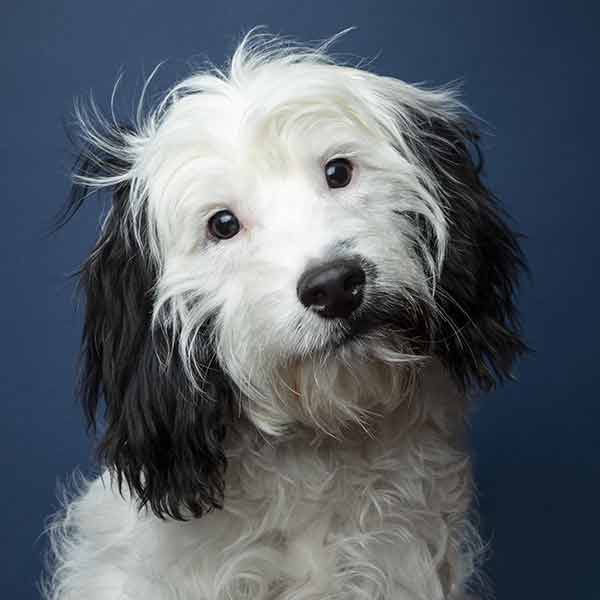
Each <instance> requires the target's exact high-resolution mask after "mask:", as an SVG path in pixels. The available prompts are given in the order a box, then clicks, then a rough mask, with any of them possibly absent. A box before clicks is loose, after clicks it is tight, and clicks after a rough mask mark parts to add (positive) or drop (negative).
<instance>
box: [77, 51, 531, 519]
mask: <svg viewBox="0 0 600 600" xmlns="http://www.w3.org/2000/svg"><path fill="white" fill-rule="evenodd" d="M461 114H462V113H461V110H460V105H459V103H458V102H457V101H456V100H455V99H454V98H453V96H452V94H451V93H449V92H448V91H440V92H428V91H423V90H420V89H418V88H415V87H412V86H409V85H407V84H404V83H402V82H400V81H397V80H394V79H389V78H382V77H377V76H375V75H372V74H369V73H366V72H364V71H360V70H357V69H352V68H346V67H339V66H335V65H333V64H330V63H329V62H327V61H325V60H323V57H322V56H320V55H319V54H318V53H312V54H311V53H308V54H302V55H300V54H298V55H294V54H293V53H291V54H290V53H287V54H286V53H285V52H280V53H274V54H271V55H268V54H267V55H260V54H256V53H252V52H251V51H250V52H248V48H247V47H246V46H242V47H241V48H240V49H239V50H238V51H237V52H236V54H235V56H234V58H233V60H232V64H231V71H230V74H229V75H228V76H216V75H212V74H200V75H196V76H193V77H191V78H190V79H188V80H186V81H185V82H183V83H182V84H180V85H178V86H177V87H176V88H174V90H172V92H171V93H170V94H169V95H168V97H167V98H166V99H165V101H164V102H163V103H162V104H161V106H160V107H159V108H158V109H157V110H156V111H155V112H154V113H152V114H150V115H149V116H148V118H147V119H146V121H144V122H143V123H138V124H137V126H136V127H135V128H125V127H119V126H116V125H115V126H112V125H111V126H107V125H106V124H103V128H102V130H101V128H100V127H98V126H94V125H91V124H90V123H89V121H86V122H85V124H84V132H85V134H86V136H87V139H88V141H89V142H90V147H89V148H88V149H87V151H86V153H85V154H84V156H83V160H82V163H81V168H80V171H79V173H78V175H77V178H78V180H79V183H80V184H84V185H83V186H80V187H78V188H77V191H76V195H75V196H74V200H73V207H75V208H76V207H77V206H78V205H79V204H80V203H81V201H82V199H83V197H84V195H86V193H87V190H88V189H89V187H93V186H100V187H112V189H113V200H112V205H111V208H110V211H109V214H108V216H107V219H106V221H105V224H104V227H103V232H102V235H101V238H100V240H99V242H98V244H97V247H96V249H95V250H94V252H93V253H92V255H91V257H90V259H89V260H88V261H87V263H86V265H85V266H84V269H83V283H84V287H85V291H86V294H87V313H86V324H85V333H84V341H85V357H86V371H85V374H84V388H85V395H86V407H87V411H88V416H89V417H90V419H91V420H92V421H93V419H94V415H95V410H96V407H97V403H98V398H99V396H100V395H103V396H104V397H105V400H106V403H107V420H108V423H107V431H106V434H105V436H104V438H103V440H102V445H101V450H102V453H103V456H104V458H105V460H106V461H107V462H108V464H109V465H110V466H112V467H113V468H114V469H115V471H116V473H117V475H118V476H119V478H120V480H121V479H125V480H126V481H127V483H128V484H129V485H130V486H131V487H132V488H133V489H134V490H135V491H136V492H137V494H138V495H139V497H140V501H141V503H142V504H144V503H149V504H150V505H151V507H152V509H153V510H154V511H155V512H157V514H165V513H166V514H170V515H172V516H175V517H180V516H181V515H182V513H181V510H182V509H188V510H189V511H191V513H192V514H195V515H199V514H201V513H202V511H203V510H204V509H206V508H207V507H210V506H214V505H218V504H219V502H220V499H221V498H222V494H223V488H222V471H223V468H224V464H225V457H224V454H223V449H222V442H223V438H224V436H225V433H226V430H225V424H226V423H228V422H230V421H231V419H232V418H234V417H232V416H231V414H232V413H235V411H236V410H238V409H239V410H243V412H244V413H245V416H246V417H247V418H249V419H250V421H251V422H252V423H253V424H254V425H255V426H256V427H257V428H259V429H261V430H262V431H264V432H266V433H267V434H271V435H277V434H281V433H282V432H284V431H285V430H286V428H288V427H289V426H290V424H294V423H296V422H303V423H304V425H307V426H311V425H312V426H314V427H318V428H321V429H323V430H325V431H327V432H330V433H331V432H334V433H339V429H340V427H341V426H342V425H343V423H344V422H346V421H348V420H353V419H354V420H360V419H361V417H362V414H363V413H362V412H361V411H363V410H364V409H366V408H372V407H371V406H370V405H369V406H367V405H368V404H369V402H370V401H371V400H372V399H373V397H377V398H379V399H380V400H381V398H382V397H383V399H384V402H390V401H397V400H398V398H395V397H391V398H390V397H389V396H390V395H391V396H394V394H393V392H392V391H391V390H390V389H388V390H385V389H384V390H380V389H378V388H377V382H378V381H379V379H381V378H378V377H375V376H374V373H375V372H376V371H377V369H381V368H383V367H384V366H385V368H386V369H387V371H386V372H387V376H386V377H391V379H389V380H388V379H385V378H384V379H385V381H388V383H389V382H390V381H392V380H394V378H395V375H394V374H396V373H397V374H399V375H398V377H400V378H401V377H402V372H403V369H404V370H406V369H410V368H411V365H413V364H414V362H415V361H417V360H422V359H424V358H426V357H431V356H435V357H436V358H437V359H438V360H440V361H441V362H442V364H444V365H445V367H446V369H447V370H448V373H449V376H452V377H453V378H454V379H455V381H456V382H457V383H458V384H459V385H462V386H464V387H466V386H468V385H470V384H472V383H475V384H479V385H481V386H483V387H487V386H489V385H491V384H492V382H493V380H494V377H495V376H496V375H499V376H502V375H506V374H507V373H508V370H509V368H510V365H511V363H512V360H513V358H514V357H515V355H517V354H518V353H519V352H521V351H522V349H523V346H522V343H521V341H520V339H519V337H518V333H517V331H516V329H515V324H514V314H513V304H512V295H513V287H514V285H515V283H516V278H517V275H518V271H519V269H520V267H521V266H522V263H521V256H520V253H519V250H518V247H517V244H516V241H515V238H514V236H513V234H512V233H511V232H510V230H509V229H508V228H507V227H506V226H505V224H504V223H503V221H502V219H501V218H500V215H499V213H498V210H497V207H496V205H495V202H494V200H493V198H492V197H491V195H490V194H489V192H488V191H487V190H486V188H485V187H484V186H483V184H482V183H481V181H480V178H479V173H478V168H477V166H476V164H475V162H474V160H473V159H472V157H471V154H470V152H469V144H475V143H476V134H475V133H474V131H473V129H472V128H471V127H469V126H468V125H467V124H466V122H465V121H464V119H463V118H462V117H461ZM390 365H393V366H390ZM390 374H391V375H390ZM352 376H354V377H355V378H356V380H355V381H354V382H353V381H352V380H351V379H352ZM347 379H348V380H347ZM333 380H335V381H337V383H339V385H337V384H336V385H333V384H332V381H333ZM384 387H385V386H384ZM369 397H371V399H369ZM232 409H234V410H233V411H232Z"/></svg>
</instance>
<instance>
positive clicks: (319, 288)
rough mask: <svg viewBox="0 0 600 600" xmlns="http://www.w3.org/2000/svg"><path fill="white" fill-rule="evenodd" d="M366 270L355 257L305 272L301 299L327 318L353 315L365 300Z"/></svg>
mask: <svg viewBox="0 0 600 600" xmlns="http://www.w3.org/2000/svg"><path fill="white" fill-rule="evenodd" d="M365 280H366V277H365V272H364V270H363V268H362V267H361V266H360V263H359V262H358V261H356V260H353V259H338V260H334V261H331V262H328V263H326V264H324V265H319V266H318V267H312V268H310V269H308V270H307V271H305V272H304V274H303V275H302V277H300V281H298V298H300V302H302V304H304V306H306V307H307V308H310V309H311V310H314V311H315V312H316V313H318V314H319V315H320V316H322V317H324V318H326V319H336V318H344V317H348V316H350V314H351V313H352V312H353V311H355V310H356V309H357V308H358V307H359V306H360V303H361V302H362V299H363V288H364V286H365Z"/></svg>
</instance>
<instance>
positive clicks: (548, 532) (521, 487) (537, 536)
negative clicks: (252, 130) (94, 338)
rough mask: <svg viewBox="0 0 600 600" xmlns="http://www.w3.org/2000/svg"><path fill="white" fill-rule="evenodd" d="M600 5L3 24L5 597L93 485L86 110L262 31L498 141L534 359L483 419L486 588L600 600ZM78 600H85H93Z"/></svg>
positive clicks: (28, 16) (23, 18)
mask: <svg viewBox="0 0 600 600" xmlns="http://www.w3.org/2000/svg"><path fill="white" fill-rule="evenodd" d="M599 18H600V10H599V4H598V3H596V2H593V1H591V0H589V1H587V2H583V1H575V0H573V1H568V2H567V1H564V2H553V1H549V0H546V1H544V0H539V1H533V0H528V1H527V0H521V1H514V0H512V1H502V2H489V1H488V2H485V1H482V0H478V1H463V0H460V1H459V0H452V1H450V0H448V1H446V2H443V1H431V0H419V1H400V0H396V1H393V0H390V1H385V2H384V1H374V0H372V1H371V2H369V1H368V0H362V1H355V0H345V1H339V0H338V1H335V2H331V1H328V0H320V1H318V2H313V1H305V2H302V1H300V0H295V1H293V0H279V1H254V2H252V1H247V0H246V1H244V0H220V1H218V2H217V1H214V0H213V1H200V0H196V1H189V2H186V1H181V0H171V1H170V2H141V1H138V0H103V1H102V2H89V1H86V0H76V1H75V0H73V1H62V0H43V1H41V0H40V1H37V2H32V1H23V0H21V1H19V2H5V3H4V4H3V8H2V9H1V14H0V22H1V24H0V64H1V72H0V73H1V78H0V82H1V87H0V107H1V110H0V190H1V195H0V198H1V201H2V207H1V210H0V285H1V292H0V319H1V326H0V332H1V337H0V378H1V381H0V400H1V409H0V410H1V411H2V412H1V419H0V423H1V428H2V430H1V432H0V444H1V447H0V460H1V461H2V465H1V466H2V476H1V479H0V482H1V484H0V485H1V488H0V503H1V505H0V519H2V524H1V525H0V538H1V541H0V568H1V570H2V573H1V576H0V598H3V599H6V600H25V599H27V600H28V599H33V598H37V597H38V596H39V594H38V591H37V588H36V585H37V583H36V582H37V579H38V576H39V573H40V569H41V560H42V559H41V557H42V554H43V551H44V547H45V538H44V537H43V535H42V531H43V527H44V521H45V518H46V517H47V516H48V515H49V514H50V513H51V512H53V511H55V510H56V509H57V508H58V506H59V504H58V501H57V499H56V486H57V482H58V481H64V480H65V479H66V478H67V477H68V476H69V474H70V473H71V472H72V471H73V470H74V469H76V468H79V469H81V470H82V471H83V472H84V473H91V472H93V466H92V465H93V462H92V460H91V456H92V453H91V443H90V440H88V439H87V438H86V435H85V433H84V428H83V425H82V418H81V417H80V411H79V407H78V406H77V403H76V400H75V398H74V394H73V389H74V385H73V382H74V375H75V363H76V357H77V353H78V344H79V338H80V326H81V323H80V320H81V311H80V310H79V309H78V307H77V302H76V296H75V292H74V282H73V281H72V280H71V279H69V278H68V274H69V273H70V272H72V271H74V270H75V269H76V268H77V266H78V265H79V264H80V262H81V261H82V260H83V258H84V257H85V255H86V252H87V251H88V250H89V249H90V248H91V245H92V243H93V240H94V237H95V235H96V233H97V229H98V219H99V214H100V211H99V207H98V206H96V205H94V204H91V205H89V206H88V207H87V208H86V209H85V210H84V211H83V212H82V213H81V214H80V215H78V216H77V218H75V219H74V221H73V222H71V224H70V225H69V226H68V227H67V228H66V229H64V230H62V231H60V232H59V233H58V234H57V235H54V236H48V235H47V229H48V225H49V223H50V222H51V219H52V216H53V214H54V213H55V212H56V211H57V210H58V208H59V207H60V204H61V202H62V201H63V199H64V198H65V195H66V193H67V190H68V186H69V182H68V172H69V169H70V166H71V164H72V160H73V156H72V154H71V151H70V149H69V144H68V142H67V137H66V135H65V127H67V128H68V127H69V123H70V122H71V120H72V106H73V99H74V97H82V98H87V97H89V94H90V91H92V90H93V92H94V96H95V97H96V99H97V101H98V104H99V105H100V106H101V107H106V106H107V105H108V101H109V98H110V94H111V91H112V88H113V85H114V83H115V80H116V79H117V77H118V75H119V73H121V72H123V73H124V77H123V79H122V84H121V86H120V91H119V94H118V98H117V106H118V108H119V110H120V112H121V114H122V115H123V116H124V117H127V116H128V115H129V114H131V111H132V107H133V106H134V104H135V101H136V98H137V95H138V93H139V91H140V89H141V85H142V82H143V80H144V78H145V77H146V76H147V75H148V74H149V73H150V71H151V70H152V69H153V67H154V66H155V65H156V64H157V63H158V62H160V61H166V63H165V65H164V66H163V67H162V69H161V70H160V72H159V75H158V77H157V80H156V82H155V85H154V86H153V92H152V94H151V95H153V96H154V97H155V98H156V97H160V92H161V90H164V89H165V88H166V87H167V86H168V85H169V84H171V83H172V82H173V81H175V80H176V79H178V78H180V77H182V76H184V75H185V74H187V73H188V72H189V69H190V68H192V66H193V65H198V64H201V63H202V61H203V60H204V59H205V58H207V57H210V59H212V60H213V61H214V62H215V63H217V64H219V63H222V61H223V60H224V58H225V56H226V55H227V53H228V52H229V51H230V50H231V49H232V47H233V46H234V45H235V42H236V41H237V40H238V39H239V37H240V35H241V34H242V33H243V32H244V31H246V30H248V29H249V28H250V27H252V26H255V25H258V24H266V25H268V27H269V29H270V30H271V31H272V32H276V33H283V34H286V35H291V36H294V37H297V38H300V39H302V40H317V39H322V38H325V37H328V36H330V35H332V34H334V33H336V32H338V31H340V30H342V29H344V28H346V27H348V26H356V27H357V28H358V29H357V30H356V31H354V32H353V33H350V34H349V35H347V36H345V37H344V38H343V39H342V40H341V41H340V42H339V43H338V44H337V46H336V51H337V52H339V53H341V54H345V55H346V57H348V55H351V56H356V57H366V58H368V59H373V62H372V64H371V68H372V69H374V70H375V71H377V72H379V73H382V74H388V75H393V76H396V77H400V78H402V79H405V80H407V81H410V82H427V83H429V84H441V83H445V82H447V81H450V80H456V79H461V80H462V81H463V82H464V94H465V99H466V101H467V103H468V104H469V105H470V106H471V107H472V108H473V109H474V110H475V112H476V113H477V114H478V115H479V116H480V117H482V118H483V119H485V121H486V122H488V123H489V125H490V130H491V135H490V136H488V137H487V138H486V140H485V143H484V147H485V149H486V158H487V175H488V181H489V183H490V185H491V187H492V188H493V189H494V190H495V191H496V193H497V194H498V196H499V197H500V198H501V200H502V202H503V204H504V206H505V207H506V209H507V210H508V211H509V212H510V214H511V215H512V216H513V218H514V225H515V227H516V228H517V229H518V230H520V231H521V232H523V233H524V234H525V235H526V239H525V240H524V248H525V251H526V253H527V256H528V259H529V264H530V268H531V281H529V282H525V283H524V285H523V288H522V293H521V307H522V317H523V323H524V328H525V332H526V336H527V340H528V342H529V344H530V345H531V346H532V348H534V352H533V353H531V354H530V355H529V356H527V357H526V358H525V359H524V360H522V362H521V363H520V365H519V366H518V369H517V374H518V381H517V382H515V383H510V384H509V385H506V386H505V387H503V388H502V389H500V390H498V391H497V392H495V393H493V394H490V395H488V396H486V397H484V398H481V399H480V400H479V402H478V403H477V406H478V409H477V412H476V413H475V414H474V416H473V434H472V439H473V446H474V451H475V464H476V475H477V484H478V488H479V508H480V512H481V518H482V525H483V529H484V532H485V536H486V539H487V540H488V541H489V542H490V551H489V560H488V563H487V575H488V580H489V582H490V587H491V588H492V589H493V590H495V595H496V597H497V598H498V599H499V600H532V599H537V598H539V599H544V600H555V599H556V600H558V599H561V600H562V599H565V598H569V599H576V600H577V599H581V600H584V599H585V600H588V599H591V598H597V597H598V584H597V583H596V581H597V576H598V575H597V574H598V556H599V551H598V540H599V539H600V527H599V525H598V521H599V519H600V516H599V512H600V494H599V487H600V478H599V475H600V468H599V452H598V451H599V446H600V442H599V440H600V436H599V434H598V428H599V427H600V394H599V393H598V387H599V383H600V382H599V377H598V371H599V369H600V366H599V365H598V364H597V362H598V358H599V353H598V350H597V348H598V343H599V337H600V336H599V334H600V331H599V329H600V328H599V318H598V293H599V291H600V286H599V284H598V276H599V275H600V273H599V270H598V263H599V260H600V252H599V250H598V245H599V241H598V220H599V218H600V208H599V203H600V198H599V197H598V191H597V190H598V187H597V181H598V171H599V170H600V164H599V163H600V153H599V151H598V149H599V147H600V131H599V118H598V112H599V111H598V104H599V101H600V99H599V97H600V86H599V84H598V71H599V69H598V67H599V58H600V56H599V49H600V48H599V40H600V35H599V31H598V24H599ZM82 600H85V599H82Z"/></svg>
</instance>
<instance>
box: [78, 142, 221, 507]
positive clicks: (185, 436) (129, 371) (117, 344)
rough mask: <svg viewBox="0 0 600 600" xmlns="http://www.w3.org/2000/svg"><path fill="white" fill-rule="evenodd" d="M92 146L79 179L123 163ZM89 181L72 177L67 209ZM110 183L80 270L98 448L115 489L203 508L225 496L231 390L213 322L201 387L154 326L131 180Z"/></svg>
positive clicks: (106, 173) (149, 500) (87, 392)
mask: <svg viewBox="0 0 600 600" xmlns="http://www.w3.org/2000/svg"><path fill="white" fill-rule="evenodd" d="M116 135H117V136H118V132H117V134H116ZM94 152H95V153H94V154H91V153H90V152H87V153H85V154H84V156H83V158H82V159H81V160H80V163H79V167H78V170H77V173H76V180H79V181H80V182H84V183H85V182H94V181H104V182H106V181H110V179H111V177H113V178H115V177H114V174H115V172H121V173H122V172H124V170H125V168H126V165H123V164H115V163H114V156H113V157H112V158H111V157H109V156H100V157H99V156H98V148H95V149H94ZM115 179H118V177H117V178H115ZM90 191H93V188H90V187H89V186H86V185H76V186H75V187H74V191H73V195H72V198H71V202H70V207H71V208H70V209H68V211H67V213H68V214H72V212H73V210H76V209H77V208H78V207H79V206H81V204H82V202H83V199H84V198H85V197H86V196H88V195H89V194H90ZM105 191H108V192H109V193H110V195H111V198H110V208H109V212H108V216H107V218H106V220H105V222H104V225H103V228H102V232H101V236H100V239H99V240H98V242H97V244H96V246H95V248H94V250H93V251H92V253H91V255H90V257H89V258H88V260H87V261H86V262H85V264H84V266H83V268H82V270H81V279H80V283H81V287H82V289H83V292H84V295H85V301H86V306H85V322H84V331H83V355H82V373H81V387H82V396H83V404H84V410H85V413H86V416H87V419H88V421H89V424H90V426H91V427H93V428H94V429H95V428H96V420H97V412H98V410H99V405H100V404H101V400H102V399H103V400H104V404H105V421H106V422H105V424H104V431H103V432H102V434H101V439H100V442H99V454H100V457H101V459H102V460H103V462H104V463H105V464H106V465H107V466H108V468H109V469H110V471H111V473H112V474H113V475H114V476H115V477H116V480H117V481H118V485H119V489H122V486H123V484H126V485H127V486H128V488H129V490H131V491H132V492H133V493H134V495H135V496H136V497H137V499H138V501H139V506H140V508H141V507H145V506H148V507H149V508H150V509H151V510H152V511H153V512H154V513H155V514H156V515H158V516H159V517H165V516H170V517H172V518H175V519H185V518H187V517H189V516H194V517H198V516H201V515H202V514H203V513H204V512H206V511H207V510H210V509H212V508H215V507H220V506H221V504H222V500H223V491H224V490H223V488H224V481H223V474H224V469H225V466H226V460H225V455H224V452H223V447H222V444H223V439H224V435H225V421H226V416H227V410H228V403H229V400H230V397H231V391H230V388H229V385H228V382H227V380H226V378H225V377H224V375H223V373H222V372H221V371H220V369H219V368H218V366H217V363H216V361H214V360H212V356H210V355H209V354H210V350H209V348H210V342H209V336H210V332H209V331H207V332H206V340H205V341H206V345H205V346H204V347H203V348H200V349H199V351H200V352H204V353H206V354H207V355H206V356H203V357H202V358H204V360H200V361H198V362H199V364H204V365H207V366H206V369H205V372H204V373H202V377H201V378H200V379H201V380H202V389H198V388H197V385H194V384H192V383H191V382H190V379H189V377H187V375H186V373H185V371H184V368H183V365H182V363H181V359H180V358H179V354H178V352H177V351H174V352H169V351H168V348H169V347H171V346H172V341H170V340H169V339H168V337H169V336H168V335H167V334H166V333H165V332H164V331H162V330H161V328H154V330H153V324H152V311H153V290H154V287H155V284H156V280H157V270H156V268H155V266H154V265H153V261H152V260H151V259H150V258H149V256H148V251H147V248H148V244H147V232H146V229H145V227H144V226H142V227H141V228H138V229H136V231H135V232H134V231H133V224H132V222H131V216H130V215H131V210H130V206H129V193H130V192H129V184H128V182H127V181H120V182H118V183H115V184H114V185H112V187H109V188H108V190H106V189H105ZM141 222H142V223H144V222H145V219H141ZM199 337H202V336H199ZM199 341H200V340H199ZM165 357H166V359H165ZM208 365H210V366H208Z"/></svg>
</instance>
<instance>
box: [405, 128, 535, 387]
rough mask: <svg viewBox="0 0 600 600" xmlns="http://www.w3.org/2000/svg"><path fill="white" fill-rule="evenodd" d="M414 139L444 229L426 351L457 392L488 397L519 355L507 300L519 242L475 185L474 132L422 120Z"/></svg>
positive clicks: (515, 276) (517, 269) (519, 259)
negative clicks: (476, 391) (483, 392)
mask: <svg viewBox="0 0 600 600" xmlns="http://www.w3.org/2000/svg"><path fill="white" fill-rule="evenodd" d="M417 131H418V134H417V138H416V140H417V141H416V142H413V147H414V151H415V152H416V154H417V155H418V156H419V157H420V159H421V161H422V164H423V166H424V167H425V168H426V169H427V170H429V172H430V174H431V176H432V178H433V180H434V181H435V184H436V187H437V189H438V190H439V195H440V196H441V198H442V203H443V210H444V213H445V215H446V220H447V224H448V236H447V246H446V252H445V258H444V261H443V265H442V269H441V274H440V278H439V281H438V283H437V287H436V290H435V305H436V307H437V310H436V312H437V315H438V318H437V319H436V320H437V325H436V331H435V334H434V336H433V338H434V341H433V347H432V348H431V349H430V351H431V352H432V353H433V354H435V355H436V356H438V357H439V358H440V359H441V360H442V362H443V363H444V364H445V365H446V367H447V368H448V370H449V371H450V373H451V374H452V375H453V377H454V378H455V380H456V381H457V382H458V383H459V384H460V385H461V386H463V387H465V388H467V387H470V386H472V385H475V386H478V387H480V388H482V389H489V388H492V387H493V386H494V385H495V383H496V382H497V381H499V380H502V379H503V378H505V377H509V376H510V374H511V367H512V365H513V362H514V360H515V358H516V357H518V356H519V355H520V354H522V353H523V352H524V351H525V350H526V346H525V344H524V343H523V340H522V337H521V333H520V327H519V323H518V316H517V311H516V308H515V298H514V295H515V291H516V288H517V286H518V282H519V278H520V275H521V273H522V271H523V270H524V269H525V262H524V258H523V255H522V252H521V249H520V247H519V243H518V236H517V235H516V234H515V233H514V232H513V231H512V230H511V228H510V227H509V225H508V223H507V219H506V217H505V215H504V214H503V212H502V210H501V208H500V207H499V205H498V203H497V201H496V199H495V197H494V196H493V194H492V193H491V192H490V190H489V189H487V187H486V186H485V185H484V183H483V182H482V179H481V171H482V153H481V150H480V147H479V134H478V132H477V130H476V128H475V127H474V125H472V124H471V123H469V122H468V121H466V120H465V121H461V120H459V119H457V118H450V119H446V118H440V117H432V116H428V117H423V118H421V119H420V121H419V122H418V127H417Z"/></svg>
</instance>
